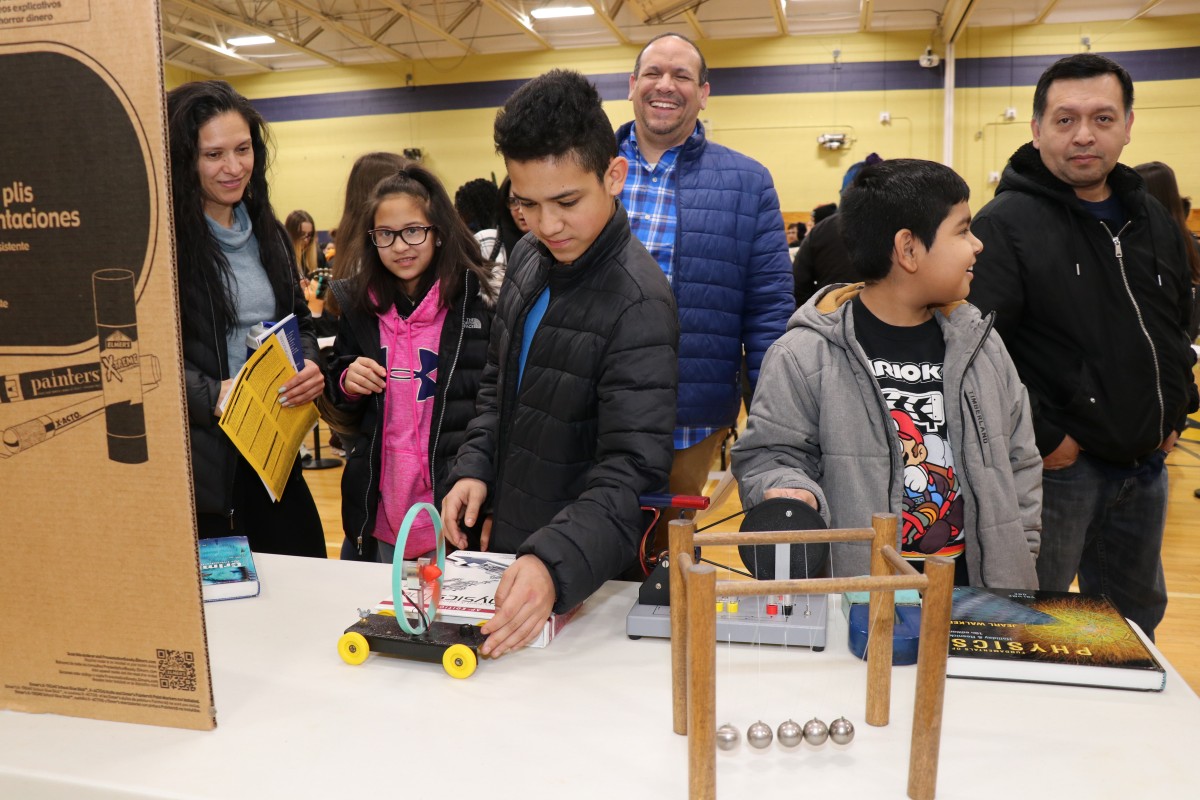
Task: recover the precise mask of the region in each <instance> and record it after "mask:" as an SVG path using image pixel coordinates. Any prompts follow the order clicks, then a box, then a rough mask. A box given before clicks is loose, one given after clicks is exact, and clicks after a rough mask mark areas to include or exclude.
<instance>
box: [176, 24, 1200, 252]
mask: <svg viewBox="0 0 1200 800" xmlns="http://www.w3.org/2000/svg"><path fill="white" fill-rule="evenodd" d="M1083 36H1089V37H1090V38H1091V42H1092V49H1093V50H1094V51H1099V52H1106V53H1118V54H1119V53H1120V52H1121V51H1127V50H1145V49H1153V48H1156V47H1159V48H1166V47H1189V46H1197V45H1200V15H1198V16H1192V17H1171V18H1167V19H1164V20H1137V21H1134V22H1128V23H1115V22H1106V23H1087V24H1078V25H1055V26H1046V25H1043V26H1037V27H1016V28H1010V27H1004V28H969V29H968V31H967V34H966V35H965V37H964V38H963V39H962V40H961V41H960V42H959V44H958V46H957V52H956V56H957V57H958V58H959V59H966V58H980V57H991V58H1004V57H1009V56H1030V55H1041V54H1048V53H1069V52H1080V51H1082V50H1083V49H1084V47H1083V45H1082V44H1081V41H1080V40H1081V37H1083ZM928 41H929V37H928V33H926V32H907V33H891V34H886V35H884V34H852V35H843V36H792V37H780V38H776V39H753V40H740V41H713V42H705V43H703V48H704V52H705V56H706V58H707V59H708V63H709V66H710V67H749V66H770V65H779V64H831V63H832V61H833V52H834V50H838V51H840V55H839V58H840V59H841V61H842V62H844V63H845V62H856V61H865V62H872V61H880V60H893V61H897V62H905V63H907V62H909V61H910V60H915V59H916V57H917V55H918V54H919V53H920V52H921V51H922V50H924V47H925V45H926V44H927V43H928ZM935 49H938V48H935ZM636 55H637V48H634V47H611V48H599V49H589V50H567V51H559V52H554V53H543V52H531V53H525V54H505V55H500V56H474V57H468V58H465V59H454V60H449V61H439V62H436V63H433V64H430V63H425V62H411V63H401V64H387V65H377V66H370V67H345V68H324V69H314V70H304V71H297V72H285V73H280V74H278V75H253V76H246V77H239V78H234V79H232V80H231V83H233V84H234V86H235V87H236V88H238V90H239V91H241V92H243V93H244V94H246V95H247V96H248V97H251V98H266V97H283V96H293V95H303V94H322V93H328V92H340V91H352V90H363V89H372V88H389V87H395V86H404V85H406V83H407V81H408V80H409V76H411V78H412V81H413V83H414V84H415V85H419V86H434V85H437V84H443V83H460V82H467V81H485V80H501V79H514V78H515V79H520V78H529V77H533V76H535V75H538V74H540V73H541V72H544V71H545V70H547V69H550V68H553V67H570V68H574V69H579V70H581V71H583V72H585V73H589V74H607V73H620V72H628V71H629V70H630V69H631V68H632V65H633V60H634V57H635V56H636ZM197 77H199V76H196V75H189V74H188V73H186V72H184V71H183V70H179V69H177V68H174V67H170V66H169V67H168V69H167V81H168V85H176V84H178V83H179V82H182V81H184V80H188V79H195V78H197ZM1133 77H1134V80H1135V83H1136V103H1135V124H1134V128H1133V142H1132V143H1131V144H1130V145H1129V147H1127V148H1126V150H1125V154H1124V156H1123V157H1122V161H1124V162H1125V163H1127V164H1130V165H1133V164H1138V163H1140V162H1142V161H1149V160H1160V161H1164V162H1166V163H1168V164H1170V165H1171V166H1172V167H1174V168H1175V170H1176V173H1177V174H1178V175H1179V179H1180V184H1181V188H1182V189H1183V192H1184V193H1185V194H1192V195H1194V196H1196V197H1197V199H1198V200H1200V148H1198V147H1197V146H1196V145H1195V141H1196V130H1197V128H1200V103H1198V102H1197V98H1200V80H1187V81H1161V82H1149V81H1138V76H1137V75H1136V74H1135V75H1134V76H1133ZM1032 98H1033V87H1031V86H1030V87H1014V88H1008V87H1003V88H985V89H959V90H958V91H956V93H955V98H954V102H955V131H954V157H953V165H954V167H955V168H956V169H957V170H958V171H959V172H960V173H961V174H962V175H963V176H964V178H966V179H967V181H968V183H969V184H970V186H971V192H972V205H973V206H974V207H976V208H978V207H979V206H981V205H982V204H983V203H984V202H986V201H987V200H988V199H990V198H991V196H992V193H993V190H994V187H993V186H992V185H989V183H988V177H989V173H990V172H993V171H996V172H998V171H1000V170H1002V169H1003V165H1004V163H1005V161H1006V160H1007V158H1008V156H1009V155H1011V153H1012V152H1013V151H1014V150H1016V148H1017V147H1019V146H1020V145H1021V144H1023V143H1024V142H1026V141H1028V140H1029V138H1030V136H1029V117H1030V107H1031V105H1032ZM1009 106H1013V107H1015V108H1016V109H1017V112H1018V114H1017V120H1016V121H1015V122H1006V121H1004V119H1003V113H1004V109H1005V108H1007V107H1009ZM605 110H606V112H607V113H608V115H609V118H610V119H611V120H612V121H613V125H614V127H616V126H617V125H620V124H621V123H623V122H625V121H627V120H629V119H630V118H631V117H632V109H631V106H630V104H629V103H628V101H625V100H620V101H613V102H609V103H606V104H605ZM882 111H887V112H889V114H890V115H891V120H892V121H891V123H890V124H888V125H884V124H881V123H880V120H879V116H880V112H882ZM494 115H495V109H469V110H462V111H438V112H421V113H412V114H396V115H383V116H376V117H355V118H349V119H330V120H315V121H303V122H284V123H277V124H275V125H273V126H272V130H273V134H274V137H275V142H276V159H275V164H274V169H273V172H272V183H271V186H272V197H273V200H274V203H275V207H276V211H277V212H278V213H279V214H280V215H281V216H283V215H286V214H287V213H288V212H289V211H291V210H292V209H295V208H305V209H307V210H308V211H309V212H311V213H312V214H313V216H314V217H315V218H316V221H317V227H318V228H321V229H327V228H329V227H331V226H333V225H336V224H337V220H338V218H339V217H340V215H341V206H342V192H343V188H344V184H345V180H346V176H347V174H348V172H349V169H350V166H351V164H352V163H353V162H354V159H355V158H357V157H358V156H359V155H360V154H361V153H364V152H367V151H369V150H375V149H382V150H393V151H397V152H398V151H400V150H402V149H403V148H406V147H418V148H420V149H421V150H422V151H424V153H425V154H426V164H427V165H428V166H429V167H430V168H431V169H433V170H434V171H435V172H437V173H438V175H439V176H441V178H442V179H443V181H444V182H445V184H446V186H447V188H448V189H449V191H450V193H451V194H453V192H454V190H455V188H457V187H458V186H459V185H460V184H462V183H464V182H465V181H467V180H470V179H472V178H476V177H481V176H482V177H488V176H490V175H491V174H492V173H493V172H494V173H495V174H496V176H497V178H501V177H503V174H504V166H503V162H502V161H501V159H500V158H499V157H497V156H496V155H495V153H494V152H493V148H492V141H491V125H492V120H493V118H494ZM701 116H702V118H703V119H705V120H706V124H707V125H708V127H709V129H710V135H711V137H712V138H713V139H714V140H715V141H718V142H721V143H722V144H725V145H728V146H730V147H733V148H734V149H736V150H739V151H741V152H744V153H746V154H748V155H750V156H752V157H754V158H756V159H758V160H759V161H761V162H763V164H765V165H766V166H767V167H768V168H769V169H770V170H771V173H772V175H773V176H774V177H775V182H776V186H777V188H778V189H779V194H780V198H781V204H782V207H783V209H784V210H785V211H807V210H809V209H811V208H812V207H813V206H815V205H818V204H820V203H824V202H829V201H833V200H836V198H837V192H838V189H839V188H840V186H841V181H842V175H843V174H844V173H845V171H846V169H847V168H848V167H849V166H850V165H851V164H852V163H854V162H855V161H858V160H860V159H862V158H863V157H865V156H866V155H867V154H868V153H870V152H872V151H874V152H878V153H879V154H880V155H882V156H884V157H899V156H905V157H916V158H929V159H934V160H942V156H943V145H942V120H943V93H942V91H941V90H921V91H911V90H908V91H899V90H887V91H885V90H882V89H881V90H876V91H870V92H842V91H839V92H834V93H812V94H778V95H754V96H723V95H722V94H721V86H720V85H719V84H714V85H713V87H712V97H711V98H710V100H709V104H708V108H707V110H705V111H704V112H702V114H701ZM837 131H841V132H846V133H848V134H849V135H850V137H851V138H852V139H853V140H854V142H853V146H852V147H851V148H850V149H849V150H846V151H840V152H831V151H827V150H823V149H821V148H819V147H818V146H817V143H816V137H817V135H818V134H820V133H825V132H837Z"/></svg>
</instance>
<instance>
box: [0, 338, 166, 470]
mask: <svg viewBox="0 0 1200 800" xmlns="http://www.w3.org/2000/svg"><path fill="white" fill-rule="evenodd" d="M141 360H142V364H141V367H142V368H141V369H140V379H141V390H140V393H145V392H148V391H150V390H152V389H155V388H157V386H158V383H159V380H160V378H161V376H160V374H159V370H158V359H157V358H156V357H155V356H152V355H148V356H141ZM105 409H106V404H105V398H104V394H103V392H102V391H101V390H100V387H99V385H98V384H97V385H96V387H95V388H94V389H93V390H92V391H91V392H90V393H89V396H88V397H87V398H85V399H83V400H75V401H74V402H72V403H70V404H68V405H65V406H63V407H61V408H59V409H57V410H55V411H51V412H49V413H45V414H39V415H37V416H35V417H31V418H29V419H26V420H24V421H23V422H20V423H18V424H16V425H11V426H9V427H7V428H4V429H3V430H0V458H10V457H12V456H15V455H17V454H18V453H23V452H25V451H26V450H28V449H29V448H31V447H36V446H37V445H39V444H41V443H42V442H45V441H48V440H50V439H53V438H54V437H55V436H58V435H59V434H60V433H63V432H64V431H67V430H70V429H72V428H75V427H78V426H80V425H82V424H83V423H85V422H87V421H88V420H92V419H99V418H100V416H101V415H102V414H104V412H105ZM110 441H111V440H110ZM142 441H143V445H142V446H143V449H144V447H145V437H144V436H143V437H142ZM110 447H111V444H110ZM110 457H111V454H110ZM114 460H119V459H114Z"/></svg>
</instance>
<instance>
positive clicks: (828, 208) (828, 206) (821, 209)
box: [809, 179, 846, 225]
mask: <svg viewBox="0 0 1200 800" xmlns="http://www.w3.org/2000/svg"><path fill="white" fill-rule="evenodd" d="M842 185H843V186H845V185H846V181H845V179H843V180H842ZM836 213H837V203H822V204H821V205H819V206H817V207H816V208H814V209H813V210H812V218H811V219H810V220H809V224H810V225H819V224H820V223H821V221H822V220H824V219H828V218H829V217H832V216H833V215H834V214H836Z"/></svg>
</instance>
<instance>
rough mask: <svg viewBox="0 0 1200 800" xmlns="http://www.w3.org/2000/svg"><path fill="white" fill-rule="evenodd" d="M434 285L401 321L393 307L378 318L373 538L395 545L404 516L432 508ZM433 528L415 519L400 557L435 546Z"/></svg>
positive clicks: (438, 326) (424, 518)
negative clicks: (381, 371)
mask: <svg viewBox="0 0 1200 800" xmlns="http://www.w3.org/2000/svg"><path fill="white" fill-rule="evenodd" d="M439 297H440V295H439V292H438V284H437V283H434V285H433V288H431V289H430V290H429V293H428V294H426V295H425V298H424V299H423V300H422V301H421V304H420V305H419V306H417V308H416V310H414V311H413V312H412V314H410V315H409V317H408V319H404V318H403V317H401V316H400V315H399V314H398V313H397V312H396V309H395V307H393V308H391V309H389V310H388V311H387V313H385V314H381V315H380V317H379V344H380V346H381V347H384V348H386V352H387V360H388V363H387V364H386V367H387V371H388V379H387V389H386V390H385V394H384V398H383V409H384V411H383V413H384V420H383V458H382V466H381V468H380V475H379V509H378V510H377V512H376V514H375V531H374V535H375V538H376V539H379V540H380V541H384V542H387V543H388V544H393V545H394V544H395V543H396V533H397V532H398V531H399V529H400V523H401V522H403V521H404V515H405V514H406V513H408V509H409V508H410V507H411V506H412V505H413V504H414V503H432V502H433V486H432V484H431V483H430V474H429V434H430V430H431V429H432V427H433V403H434V396H435V395H436V393H437V380H438V375H437V366H438V345H439V343H440V340H441V336H442V324H443V323H444V322H445V321H446V311H447V309H445V308H443V307H442V306H441V304H440V303H439V302H438V300H439ZM436 543H437V542H436V537H435V535H434V532H433V523H432V522H431V521H430V520H429V516H428V515H426V514H421V515H420V516H418V517H417V519H416V521H414V522H413V526H412V529H411V530H409V533H408V542H407V543H406V544H405V547H404V557H405V558H413V557H415V556H418V555H420V554H421V553H425V552H427V551H429V550H432V549H433V548H434V546H435V545H436Z"/></svg>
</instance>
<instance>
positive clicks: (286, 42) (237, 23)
mask: <svg viewBox="0 0 1200 800" xmlns="http://www.w3.org/2000/svg"><path fill="white" fill-rule="evenodd" d="M172 2H173V3H174V4H175V5H177V6H182V7H183V8H186V9H188V10H190V11H195V12H196V13H198V14H203V15H205V16H206V17H209V18H210V19H214V20H218V21H220V22H224V23H225V24H226V25H233V26H234V27H238V28H242V29H244V30H247V31H249V32H250V33H257V34H259V35H262V36H270V37H271V38H272V39H274V40H275V41H276V42H278V43H279V44H281V45H283V46H284V47H288V48H291V49H292V50H295V51H296V52H298V53H303V54H304V55H306V56H311V57H312V58H315V59H317V60H319V61H324V62H325V63H326V64H328V65H329V66H331V67H340V66H342V62H340V61H338V60H337V59H336V58H330V57H329V56H327V55H325V54H324V53H322V52H320V51H317V50H313V49H312V48H310V47H305V46H304V44H299V43H297V42H293V41H292V40H291V39H289V38H286V37H282V36H280V34H279V32H278V31H275V30H272V29H270V28H265V27H263V26H261V25H259V24H258V23H256V22H254V21H252V20H249V19H243V18H241V17H235V16H233V15H232V14H226V13H225V12H224V11H220V10H218V9H215V8H212V7H211V6H206V5H202V4H200V3H196V2H193V0H172ZM317 32H320V31H319V29H318V31H317ZM313 36H316V33H314V34H313ZM308 41H312V37H311V36H310V37H309V39H308ZM305 44H307V42H305Z"/></svg>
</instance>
